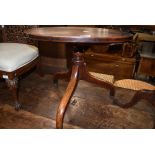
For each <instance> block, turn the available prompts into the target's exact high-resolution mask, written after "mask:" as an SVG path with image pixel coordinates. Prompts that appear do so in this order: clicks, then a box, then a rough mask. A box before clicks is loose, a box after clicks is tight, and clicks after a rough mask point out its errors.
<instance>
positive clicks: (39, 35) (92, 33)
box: [25, 27, 132, 44]
mask: <svg viewBox="0 0 155 155" xmlns="http://www.w3.org/2000/svg"><path fill="white" fill-rule="evenodd" d="M25 33H26V34H29V36H30V37H31V38H33V39H36V40H41V41H52V42H63V43H97V44H98V43H101V44H103V43H118V42H128V41H129V39H132V35H131V34H128V33H126V32H121V31H118V30H113V29H104V28H87V27H45V28H34V29H31V30H27V31H25Z"/></svg>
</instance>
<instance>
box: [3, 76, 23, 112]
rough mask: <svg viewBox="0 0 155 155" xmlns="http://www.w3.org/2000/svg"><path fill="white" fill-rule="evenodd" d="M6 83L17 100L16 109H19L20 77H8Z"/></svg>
mask: <svg viewBox="0 0 155 155" xmlns="http://www.w3.org/2000/svg"><path fill="white" fill-rule="evenodd" d="M6 83H7V86H8V88H9V90H10V91H11V92H12V95H13V98H14V101H15V109H16V110H19V109H20V108H21V104H20V103H19V101H18V78H17V77H16V78H14V79H6Z"/></svg>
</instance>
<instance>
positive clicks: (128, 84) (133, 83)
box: [114, 79, 155, 91]
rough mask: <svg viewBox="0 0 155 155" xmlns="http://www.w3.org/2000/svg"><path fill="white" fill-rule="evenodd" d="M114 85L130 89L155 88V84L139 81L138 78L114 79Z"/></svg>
mask: <svg viewBox="0 0 155 155" xmlns="http://www.w3.org/2000/svg"><path fill="white" fill-rule="evenodd" d="M114 85H115V86H116V87H121V88H126V89H131V90H137V91H138V90H143V89H145V90H155V86H153V85H151V84H149V83H146V82H143V81H139V80H133V79H123V80H118V81H115V83H114Z"/></svg>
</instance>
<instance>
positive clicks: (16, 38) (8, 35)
mask: <svg viewBox="0 0 155 155" xmlns="http://www.w3.org/2000/svg"><path fill="white" fill-rule="evenodd" d="M33 27H37V26H30V25H20V26H19V25H13V26H12V25H6V26H4V27H3V28H2V29H1V30H2V38H3V42H16V43H25V44H31V45H37V42H36V41H34V40H32V39H31V38H29V37H28V35H27V34H25V33H24V31H25V30H26V29H29V28H33ZM21 52H22V51H21ZM39 59H40V58H39V57H38V58H36V59H35V60H33V61H31V62H30V63H28V64H26V65H24V66H23V67H21V68H19V69H17V70H15V71H13V72H5V71H1V70H0V78H5V80H6V84H7V86H8V87H9V89H10V91H11V92H12V95H13V98H14V102H15V109H16V110H19V109H20V107H21V103H20V102H19V100H18V78H19V76H21V75H22V74H24V73H26V72H27V71H29V70H30V69H32V68H33V67H35V66H38V67H37V68H38V73H39V74H40V75H42V74H41V66H40V61H39Z"/></svg>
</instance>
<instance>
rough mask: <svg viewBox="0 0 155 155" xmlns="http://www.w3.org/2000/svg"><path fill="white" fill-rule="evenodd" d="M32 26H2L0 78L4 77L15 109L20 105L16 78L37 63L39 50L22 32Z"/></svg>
mask: <svg viewBox="0 0 155 155" xmlns="http://www.w3.org/2000/svg"><path fill="white" fill-rule="evenodd" d="M31 27H32V26H3V27H2V28H1V29H2V35H3V42H2V43H0V78H3V79H5V81H6V84H7V86H8V87H9V89H10V90H11V92H12V95H13V98H14V102H15V109H16V110H18V109H19V108H20V107H21V104H20V102H19V101H18V79H19V76H21V75H22V74H23V73H25V72H27V71H28V70H30V69H31V68H33V67H34V66H36V65H37V64H38V60H39V52H38V48H37V46H34V45H32V44H34V42H33V41H31V40H30V39H29V38H28V37H27V36H26V35H25V33H24V31H25V30H26V29H28V28H31Z"/></svg>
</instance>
